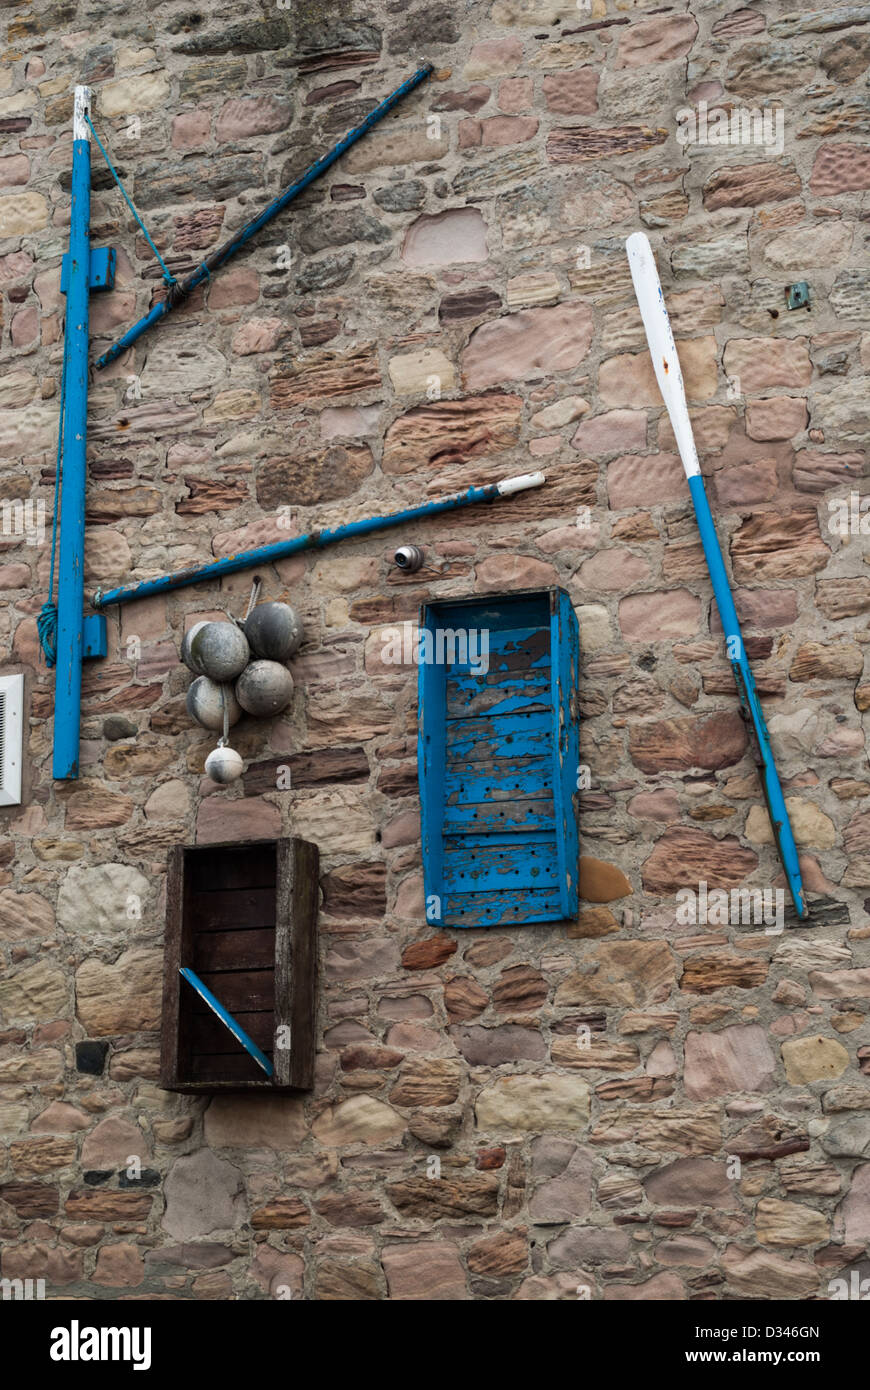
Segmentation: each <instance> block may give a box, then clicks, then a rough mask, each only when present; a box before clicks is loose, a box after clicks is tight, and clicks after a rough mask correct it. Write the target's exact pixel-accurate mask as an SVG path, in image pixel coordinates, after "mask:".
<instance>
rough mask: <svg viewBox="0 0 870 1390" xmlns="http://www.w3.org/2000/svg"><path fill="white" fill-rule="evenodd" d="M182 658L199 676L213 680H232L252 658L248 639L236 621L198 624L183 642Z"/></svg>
mask: <svg viewBox="0 0 870 1390" xmlns="http://www.w3.org/2000/svg"><path fill="white" fill-rule="evenodd" d="M182 659H184V660H185V664H186V665H187V666H189V667H190V669H191V671H194V672H195V673H196V675H198V676H210V677H211V679H212V680H213V681H231V680H235V678H236V676H238V675H240V674H241V672H242V671H244V669H245V667H246V666H247V664H248V662H249V661H250V659H251V651H250V648H249V646H248V639H247V638H246V636H245V634H244V633H243V632H242V630H241V628H239V627H237V626H236V624H235V623H217V622H215V623H202V624H200V623H197V624H196V626H195V627H193V628H191V630H190V640H189V641H188V642H187V656H186V657H185V644H184V643H182Z"/></svg>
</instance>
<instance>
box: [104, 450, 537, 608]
mask: <svg viewBox="0 0 870 1390" xmlns="http://www.w3.org/2000/svg"><path fill="white" fill-rule="evenodd" d="M544 482H546V478H545V476H544V474H543V473H523V474H521V475H520V476H519V477H516V478H505V479H504V480H503V481H502V482H500V483H487V484H486V486H485V487H470V488H468V490H467V491H466V492H454V493H451V494H450V495H449V496H447V497H438V498H436V499H435V500H434V501H432V502H424V503H422V504H421V505H420V506H419V507H409V508H407V509H406V510H405V511H401V512H389V513H388V514H387V515H386V516H368V517H364V518H363V519H362V520H360V521H349V522H346V523H345V524H344V525H343V526H334V527H332V528H331V529H325V530H323V531H309V532H308V533H307V534H306V535H304V536H293V537H292V539H290V540H286V541H276V542H274V544H272V545H263V546H260V547H259V549H257V550H243V551H241V552H240V553H239V554H238V555H227V556H226V557H225V558H224V559H223V560H212V561H211V562H210V563H209V564H206V565H194V566H192V567H191V568H190V569H185V570H176V571H175V573H174V574H162V575H160V576H159V578H157V579H143V580H142V583H141V584H131V585H129V586H128V587H127V588H124V589H110V590H109V591H108V592H107V593H102V592H101V591H99V590H98V591H97V593H96V594H95V596H94V607H95V608H108V607H109V605H110V604H114V603H131V602H133V601H134V600H135V599H140V598H149V597H150V596H151V595H152V594H165V593H166V592H167V591H168V590H169V589H184V588H187V586H188V585H190V584H201V583H203V582H204V581H205V580H208V579H220V578H221V576H222V575H225V574H236V573H238V571H239V570H246V569H251V568H253V567H255V566H256V565H268V564H271V563H272V562H273V561H274V560H284V559H286V558H287V556H288V555H297V554H298V553H299V551H300V550H320V549H322V548H323V546H326V545H332V544H334V542H335V541H345V540H356V539H358V538H359V537H360V536H368V535H370V534H371V532H372V531H385V530H386V529H387V528H388V527H390V526H399V525H401V524H402V523H403V522H411V521H417V520H419V519H420V518H421V517H427V516H438V515H439V513H441V512H449V511H453V510H454V509H455V508H456V507H467V506H469V504H471V503H474V502H494V501H495V500H496V498H498V497H506V496H509V495H510V494H511V493H513V492H523V491H525V489H526V488H530V487H540V486H541V484H542V483H544Z"/></svg>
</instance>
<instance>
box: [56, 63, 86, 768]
mask: <svg viewBox="0 0 870 1390" xmlns="http://www.w3.org/2000/svg"><path fill="white" fill-rule="evenodd" d="M90 95H91V94H90V88H89V87H76V89H75V104H74V111H73V166H72V200H71V208H70V231H69V258H68V261H67V275H66V281H67V288H66V321H65V328H64V349H63V350H64V361H65V364H66V390H65V393H64V402H63V419H62V425H61V427H62V430H63V467H62V473H61V494H60V496H61V526H60V558H59V569H58V573H59V579H58V603H57V610H58V611H57V662H56V674H55V696H54V751H53V764H52V775H53V776H54V777H58V778H72V777H77V776H78V769H79V719H80V715H81V702H82V659H83V655H84V652H83V647H84V640H83V607H84V562H85V479H86V474H85V446H86V438H87V415H88V292H89V283H90V269H91V249H90V217H91V146H90V140H89V132H88V126H87V121H86V120H85V113H86V112H87V109H88V103H89V101H90ZM49 597H51V596H50V595H49Z"/></svg>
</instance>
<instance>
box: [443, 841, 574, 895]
mask: <svg viewBox="0 0 870 1390" xmlns="http://www.w3.org/2000/svg"><path fill="white" fill-rule="evenodd" d="M558 884H559V857H558V854H557V851H556V838H555V835H554V836H553V837H552V838H551V839H550V840H538V841H537V842H536V843H534V844H530V843H529V842H528V841H527V840H524V841H523V842H522V843H520V844H517V845H493V846H488V845H487V846H483V845H477V846H466V845H462V847H461V848H457V849H454V850H450V849H446V850H445V854H444V885H445V887H446V889H447V892H448V893H463V892H469V891H471V890H475V891H478V892H482V891H494V890H496V891H502V890H504V889H507V888H526V889H531V888H553V887H558Z"/></svg>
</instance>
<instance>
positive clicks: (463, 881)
mask: <svg viewBox="0 0 870 1390" xmlns="http://www.w3.org/2000/svg"><path fill="white" fill-rule="evenodd" d="M484 631H486V632H488V634H489V638H488V640H489V663H488V670H486V671H485V672H483V671H482V670H478V671H477V672H475V670H474V669H473V668H474V667H475V666H478V667H479V666H480V664H481V663H479V662H475V661H474V660H472V659H471V658H472V657H473V656H474V655H475V652H474V643H473V641H472V643H471V645H469V641H468V637H467V636H466V645H465V648H464V649H463V645H462V637H461V634H462V633H463V632H464V633H465V634H469V633H473V632H478V633H482V632H484ZM450 634H453V636H452V639H451V637H450ZM420 639H421V647H420V664H419V730H420V731H419V742H418V767H419V780H420V800H421V804H422V817H423V871H424V884H425V893H426V919H427V921H428V922H430V923H433V924H435V925H439V926H445V927H487V926H498V925H506V924H512V925H518V924H522V923H531V922H550V921H556V920H559V919H562V918H568V917H573V916H575V915H576V913H577V905H578V897H577V881H578V857H579V845H578V832H577V815H576V802H575V793H576V788H577V776H578V767H579V736H578V724H577V684H578V677H579V634H578V628H577V619H576V616H575V614H574V611H573V609H572V607H571V601H570V599H569V597H568V595H567V594H566V593H565V592H564V590H562V589H545V590H541V591H539V592H532V593H515V594H497V595H490V596H487V597H480V596H478V597H475V598H468V599H459V600H455V599H450V600H445V601H438V602H434V603H428V604H426V605H424V607H423V609H422V613H421V633H420Z"/></svg>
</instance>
